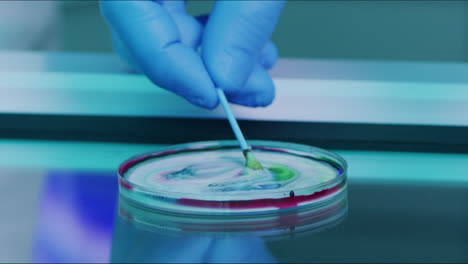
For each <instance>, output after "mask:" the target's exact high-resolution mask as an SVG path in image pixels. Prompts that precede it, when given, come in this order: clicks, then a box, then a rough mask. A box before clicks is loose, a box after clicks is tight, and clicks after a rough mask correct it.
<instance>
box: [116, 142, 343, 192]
mask: <svg viewBox="0 0 468 264" xmlns="http://www.w3.org/2000/svg"><path fill="white" fill-rule="evenodd" d="M249 143H250V145H251V147H252V149H253V151H255V150H256V149H258V150H267V151H277V152H280V151H281V152H285V153H288V154H293V155H296V156H301V157H303V158H310V159H312V160H316V161H323V162H325V163H328V164H330V165H331V166H333V168H334V169H336V170H337V175H336V177H335V178H333V179H331V180H329V181H325V182H322V183H320V184H317V185H314V186H313V188H314V189H320V188H324V187H327V186H330V187H333V186H336V185H338V184H340V183H345V182H346V175H347V170H348V164H347V162H346V161H345V160H344V159H343V158H342V157H340V156H339V155H337V154H334V153H332V152H330V151H327V150H324V149H321V148H318V147H313V146H309V145H304V144H298V143H290V142H282V141H267V140H249ZM216 149H239V146H238V142H237V141H235V140H218V141H199V142H189V143H183V144H176V145H169V146H164V147H160V148H156V149H155V150H153V151H151V152H146V153H143V154H139V155H134V156H133V157H131V158H129V159H127V160H126V161H124V162H123V163H122V164H121V165H120V166H119V168H118V179H119V188H122V185H125V186H128V187H130V188H131V189H134V190H136V191H139V192H145V193H150V194H154V195H158V196H161V197H172V198H189V199H197V200H206V199H203V198H204V197H203V196H204V194H193V193H190V194H187V193H181V192H174V191H170V192H165V191H161V190H158V191H155V190H153V189H151V188H148V187H145V186H142V185H138V184H135V183H132V182H130V181H129V180H127V179H126V178H125V173H126V172H127V171H128V170H129V169H131V168H133V167H134V166H137V165H138V164H139V163H142V162H145V161H147V160H149V159H153V158H155V159H156V158H158V157H166V156H169V155H174V154H177V153H189V152H197V151H209V150H216ZM278 150H279V151H278ZM240 151H241V150H240V149H239V152H240ZM299 153H300V154H301V155H298V154H299ZM310 189H311V186H306V187H301V188H297V189H294V190H293V191H294V192H297V193H301V191H302V192H303V191H307V190H310ZM266 195H271V198H281V197H282V198H284V197H285V196H281V195H284V191H277V190H273V191H262V192H261V193H260V194H253V195H249V196H248V197H247V198H246V199H242V198H243V197H241V196H240V197H239V196H236V197H235V198H233V197H234V196H229V195H226V194H224V193H222V194H218V195H210V199H209V200H207V201H234V200H236V201H245V200H250V199H252V198H260V199H262V198H266ZM267 197H268V196H267ZM228 198H229V199H228Z"/></svg>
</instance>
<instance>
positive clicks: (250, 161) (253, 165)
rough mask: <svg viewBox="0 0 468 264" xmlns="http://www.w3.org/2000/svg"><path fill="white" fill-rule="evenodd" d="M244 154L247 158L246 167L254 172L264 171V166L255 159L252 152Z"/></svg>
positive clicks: (246, 151)
mask: <svg viewBox="0 0 468 264" xmlns="http://www.w3.org/2000/svg"><path fill="white" fill-rule="evenodd" d="M243 153H244V157H245V167H247V168H249V169H252V170H263V166H262V164H260V162H259V161H258V160H257V159H256V158H255V157H254V155H253V154H252V151H250V150H244V151H243Z"/></svg>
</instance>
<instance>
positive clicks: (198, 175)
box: [118, 140, 348, 236]
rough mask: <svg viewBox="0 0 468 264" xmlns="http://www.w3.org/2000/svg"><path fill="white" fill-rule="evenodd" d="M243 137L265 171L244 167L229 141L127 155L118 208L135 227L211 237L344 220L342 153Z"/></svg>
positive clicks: (315, 227) (318, 226)
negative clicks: (194, 233) (249, 139)
mask: <svg viewBox="0 0 468 264" xmlns="http://www.w3.org/2000/svg"><path fill="white" fill-rule="evenodd" d="M249 142H250V144H251V147H252V152H253V153H254V155H255V157H256V158H257V159H258V160H259V161H260V162H261V164H262V165H263V167H264V170H260V171H254V170H250V169H247V168H245V159H244V156H243V155H242V152H241V151H240V149H239V146H238V144H237V141H228V140H226V141H205V142H194V143H187V144H179V145H173V146H168V147H164V148H161V149H158V150H157V151H154V152H152V153H146V154H142V155H138V156H135V157H133V158H130V159H128V160H127V161H125V162H124V163H123V164H122V165H121V166H120V167H119V170H118V177H119V192H120V197H121V199H120V203H119V204H120V205H119V214H120V215H121V216H122V218H124V219H126V220H128V221H131V222H133V223H135V224H137V225H139V226H140V227H141V228H146V229H151V230H156V229H157V230H158V231H169V232H170V233H173V234H174V232H175V233H177V231H183V232H199V233H204V234H209V233H211V234H214V235H215V236H218V235H219V234H223V235H224V234H225V233H226V232H229V233H231V234H234V233H235V234H245V233H249V234H252V232H253V231H255V232H260V233H262V236H263V235H267V236H268V235H272V236H275V235H278V234H291V232H292V231H291V230H293V231H294V232H293V233H300V232H302V231H311V230H312V231H313V230H315V231H316V230H320V229H321V228H324V227H327V226H330V224H332V223H337V222H339V220H340V219H341V220H342V219H343V218H344V216H345V215H346V213H347V208H348V207H347V184H346V172H347V163H346V161H345V160H344V159H343V158H341V157H340V156H338V155H336V154H333V153H331V152H329V151H326V150H323V149H320V148H315V147H311V146H307V145H302V144H295V143H286V142H276V141H262V140H252V141H249ZM285 231H286V232H285ZM255 235H259V234H255Z"/></svg>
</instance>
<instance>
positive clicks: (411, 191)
mask: <svg viewBox="0 0 468 264" xmlns="http://www.w3.org/2000/svg"><path fill="white" fill-rule="evenodd" d="M157 147H158V145H148V144H114V143H86V142H59V141H28V140H0V195H1V200H0V208H1V210H2V217H1V218H0V261H1V262H41V263H43V262H54V263H56V262H94V263H95V262H104V263H106V262H110V261H111V259H112V260H114V261H119V262H120V261H131V260H132V261H135V260H136V261H140V262H167V261H183V262H239V261H246V262H251V261H258V262H271V261H274V262H320V263H327V262H358V263H365V262H373V263H376V262H377V263H381V262H393V263H394V262H405V263H408V262H457V263H462V262H468V206H467V204H468V155H466V154H440V153H410V152H385V151H353V150H333V151H334V152H336V153H338V154H340V155H342V156H343V157H344V158H345V159H346V160H347V162H348V163H349V175H348V179H349V181H348V184H349V185H348V206H349V209H348V214H347V216H346V219H344V220H343V221H341V222H340V223H338V224H336V225H334V226H333V227H330V228H327V229H325V230H322V231H321V232H316V233H314V234H311V235H307V236H298V237H288V238H287V239H283V240H277V241H275V242H274V243H260V242H259V241H257V240H256V239H255V238H248V239H240V240H236V239H232V240H229V241H228V242H229V243H226V241H225V240H223V239H222V238H204V237H202V236H200V237H195V238H194V237H177V238H170V239H164V240H161V237H158V236H155V235H154V234H152V233H151V232H149V231H147V230H144V229H134V228H133V227H132V226H128V223H123V222H122V221H121V219H119V214H118V212H117V209H118V188H117V176H116V169H117V167H118V165H119V164H120V163H121V162H122V161H124V160H125V159H127V158H128V157H130V156H133V155H135V154H139V153H142V152H147V151H152V150H154V149H156V148H157ZM162 245H164V247H162ZM252 252H254V253H252Z"/></svg>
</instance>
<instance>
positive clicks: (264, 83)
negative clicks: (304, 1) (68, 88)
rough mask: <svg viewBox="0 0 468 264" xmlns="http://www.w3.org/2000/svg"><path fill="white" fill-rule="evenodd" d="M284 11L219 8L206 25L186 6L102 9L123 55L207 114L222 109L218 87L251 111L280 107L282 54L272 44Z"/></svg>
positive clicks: (235, 5)
mask: <svg viewBox="0 0 468 264" xmlns="http://www.w3.org/2000/svg"><path fill="white" fill-rule="evenodd" d="M283 6H284V1H283V0H277V1H264V0H260V1H217V2H216V3H215V5H214V7H213V10H212V12H211V14H210V16H209V18H208V19H207V21H206V25H205V24H204V22H203V20H204V19H196V18H194V17H192V16H190V15H188V14H187V13H186V11H185V1H178V0H166V1H150V0H138V1H109V0H102V1H101V11H102V14H103V16H104V17H105V19H106V21H107V22H108V24H109V26H110V28H111V31H112V35H113V41H114V47H115V49H116V51H117V52H118V53H119V54H120V55H121V56H122V57H123V58H124V59H125V60H126V61H127V62H128V63H129V64H130V65H131V66H132V67H134V68H135V69H137V70H139V71H142V72H144V73H145V74H146V75H147V76H148V77H149V79H151V81H153V82H154V83H155V84H157V85H158V86H160V87H162V88H165V89H167V90H170V91H172V92H174V93H176V94H178V95H180V96H182V97H184V98H185V99H187V100H188V101H190V102H191V103H193V104H195V105H198V106H202V107H206V108H214V107H216V106H217V105H218V98H217V95H216V91H215V87H220V88H222V89H223V90H224V91H225V93H226V96H227V98H228V100H229V101H230V102H233V103H237V104H241V105H245V106H251V107H256V106H267V105H269V104H270V103H271V102H272V101H273V98H274V95H275V92H274V85H273V82H272V79H271V77H270V76H269V75H268V72H267V70H268V69H269V68H271V67H272V66H273V65H274V63H275V61H276V59H277V57H278V54H277V51H276V48H275V46H274V45H273V43H271V42H270V41H269V38H270V36H271V34H272V32H273V30H274V28H275V25H276V22H277V20H278V18H279V16H280V13H281V10H282V8H283ZM200 48H201V55H200V53H198V52H197V51H198V50H199V49H200Z"/></svg>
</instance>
